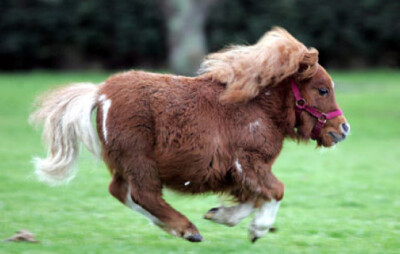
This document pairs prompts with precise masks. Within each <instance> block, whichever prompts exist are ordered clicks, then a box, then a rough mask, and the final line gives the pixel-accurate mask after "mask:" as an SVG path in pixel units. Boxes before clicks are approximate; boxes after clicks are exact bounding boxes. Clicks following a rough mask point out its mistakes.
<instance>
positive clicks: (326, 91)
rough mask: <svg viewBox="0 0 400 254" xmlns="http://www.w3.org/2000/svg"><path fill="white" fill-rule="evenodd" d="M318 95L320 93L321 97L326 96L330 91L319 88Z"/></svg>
mask: <svg viewBox="0 0 400 254" xmlns="http://www.w3.org/2000/svg"><path fill="white" fill-rule="evenodd" d="M318 93H319V95H321V96H326V95H328V93H329V91H328V89H326V88H319V89H318Z"/></svg>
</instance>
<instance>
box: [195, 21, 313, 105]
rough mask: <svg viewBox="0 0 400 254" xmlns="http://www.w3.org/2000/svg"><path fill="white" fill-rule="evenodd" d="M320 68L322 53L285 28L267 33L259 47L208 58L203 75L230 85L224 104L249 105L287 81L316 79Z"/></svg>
mask: <svg viewBox="0 0 400 254" xmlns="http://www.w3.org/2000/svg"><path fill="white" fill-rule="evenodd" d="M317 64H318V51H317V50H316V49H314V48H309V49H307V47H306V46H304V44H302V43H301V42H299V41H298V40H296V39H295V38H294V37H293V36H292V35H290V34H289V33H288V32H287V31H286V30H285V29H283V28H279V27H277V28H274V29H272V30H271V31H269V32H267V33H266V34H265V35H264V36H263V37H262V38H261V39H260V40H259V41H258V42H257V43H256V44H254V45H250V46H231V47H229V48H227V49H224V50H222V51H220V52H217V53H212V54H209V55H208V56H206V58H205V60H204V61H203V63H202V64H201V67H200V70H199V74H201V75H206V76H209V77H211V78H212V79H213V80H215V81H219V82H221V83H224V84H226V88H225V91H224V93H223V94H222V95H221V97H220V100H221V101H222V102H225V103H236V102H246V101H248V100H250V99H252V98H254V97H256V96H257V95H258V94H259V93H260V91H261V90H262V89H263V88H265V87H272V86H274V85H276V84H279V83H280V82H281V81H282V80H284V79H285V78H288V77H290V76H292V75H293V76H294V78H296V79H300V80H301V79H307V78H310V77H312V76H313V75H314V74H315V72H316V70H317Z"/></svg>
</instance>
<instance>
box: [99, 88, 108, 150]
mask: <svg viewBox="0 0 400 254" xmlns="http://www.w3.org/2000/svg"><path fill="white" fill-rule="evenodd" d="M106 98H107V97H106V95H105V94H102V95H101V96H100V97H99V101H101V102H102V104H103V137H104V141H105V142H106V144H107V143H108V140H107V116H108V110H109V109H110V107H111V100H110V99H106Z"/></svg>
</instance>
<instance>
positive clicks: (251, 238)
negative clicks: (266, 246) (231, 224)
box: [250, 236, 258, 243]
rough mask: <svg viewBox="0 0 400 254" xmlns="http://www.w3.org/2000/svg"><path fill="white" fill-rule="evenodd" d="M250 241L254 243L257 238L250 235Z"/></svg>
mask: <svg viewBox="0 0 400 254" xmlns="http://www.w3.org/2000/svg"><path fill="white" fill-rule="evenodd" d="M250 240H251V243H255V242H256V241H257V240H258V237H257V236H250Z"/></svg>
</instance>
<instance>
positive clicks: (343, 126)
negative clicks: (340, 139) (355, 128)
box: [340, 123, 350, 136]
mask: <svg viewBox="0 0 400 254" xmlns="http://www.w3.org/2000/svg"><path fill="white" fill-rule="evenodd" d="M340 131H341V132H342V133H343V135H345V136H347V135H349V133H350V124H348V123H342V124H341V125H340Z"/></svg>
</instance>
